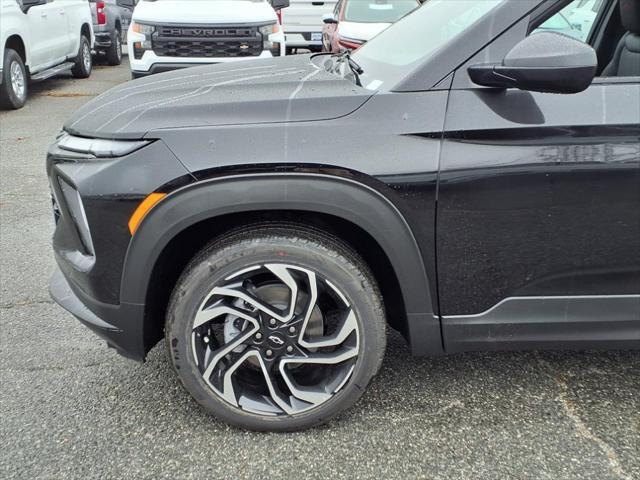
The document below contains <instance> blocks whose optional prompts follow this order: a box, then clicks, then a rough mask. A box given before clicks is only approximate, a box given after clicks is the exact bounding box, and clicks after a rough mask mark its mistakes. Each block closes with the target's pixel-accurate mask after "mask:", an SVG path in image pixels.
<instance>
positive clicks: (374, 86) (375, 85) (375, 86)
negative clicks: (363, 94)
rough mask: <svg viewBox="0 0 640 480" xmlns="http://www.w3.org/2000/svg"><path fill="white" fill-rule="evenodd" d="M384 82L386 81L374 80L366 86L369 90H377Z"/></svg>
mask: <svg viewBox="0 0 640 480" xmlns="http://www.w3.org/2000/svg"><path fill="white" fill-rule="evenodd" d="M383 83H384V82H383V81H382V80H374V81H373V82H371V83H370V84H369V85H367V86H366V87H364V88H366V89H367V90H377V89H378V88H380V85H382V84H383Z"/></svg>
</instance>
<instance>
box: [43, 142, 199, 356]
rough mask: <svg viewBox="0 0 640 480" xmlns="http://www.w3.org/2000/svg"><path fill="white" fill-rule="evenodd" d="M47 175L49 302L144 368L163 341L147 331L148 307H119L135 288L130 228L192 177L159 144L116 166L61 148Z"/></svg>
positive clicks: (51, 155) (52, 153)
mask: <svg viewBox="0 0 640 480" xmlns="http://www.w3.org/2000/svg"><path fill="white" fill-rule="evenodd" d="M47 175H48V177H49V184H50V186H51V191H52V202H53V211H54V218H55V230H54V234H53V250H54V253H55V259H56V262H57V264H58V268H59V270H58V271H57V272H56V273H55V274H54V276H53V278H52V280H51V285H50V293H51V296H52V298H53V299H54V300H55V301H56V302H57V303H58V304H60V305H61V306H62V307H63V308H64V309H66V310H67V311H69V312H71V313H72V314H73V315H74V316H75V317H77V318H78V319H79V320H80V321H81V322H82V323H83V324H85V325H86V326H88V327H89V328H90V329H91V330H93V331H94V332H96V333H97V334H98V335H99V336H101V337H102V338H104V339H106V340H107V342H108V344H109V345H111V346H113V347H115V348H116V349H117V350H118V352H120V353H121V354H123V355H124V356H126V357H129V358H134V359H136V360H143V359H144V356H145V354H146V352H147V351H149V349H151V348H152V347H153V345H154V344H155V342H156V341H157V340H158V338H151V337H149V335H150V334H149V332H146V330H145V328H144V325H145V306H144V303H143V302H139V303H135V304H134V303H127V302H125V301H122V292H123V291H124V292H127V291H129V290H130V288H131V287H130V286H128V285H125V284H124V283H123V281H122V276H123V275H122V274H123V271H124V268H125V264H126V261H127V259H126V255H127V251H128V248H129V245H130V243H131V238H132V237H131V234H130V232H129V229H128V221H129V219H130V217H131V215H132V213H133V212H134V211H135V209H136V208H137V206H138V205H139V203H140V202H141V201H142V200H143V199H144V198H145V197H146V196H147V195H148V194H149V193H150V192H154V191H160V190H161V189H162V188H163V187H164V186H165V185H167V184H170V182H172V181H175V180H176V179H180V178H183V177H185V176H188V172H187V170H186V169H185V168H184V167H183V166H182V165H181V164H180V162H178V160H177V158H175V156H174V155H173V153H172V152H171V151H170V150H169V149H168V148H167V147H166V145H165V144H164V143H163V142H162V141H154V142H152V143H150V144H149V145H146V146H144V147H142V148H140V149H139V150H136V151H134V152H132V153H129V154H128V155H124V156H121V157H114V158H103V157H101V158H96V157H90V156H88V155H85V154H83V153H73V152H69V151H66V150H63V149H61V148H60V147H59V145H58V143H57V142H56V143H54V144H53V145H52V146H51V147H50V149H49V152H48V155H47ZM159 321H162V320H159Z"/></svg>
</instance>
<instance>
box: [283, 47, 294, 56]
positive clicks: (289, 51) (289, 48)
mask: <svg viewBox="0 0 640 480" xmlns="http://www.w3.org/2000/svg"><path fill="white" fill-rule="evenodd" d="M284 50H285V54H286V55H293V51H294V48H293V47H286V48H285V49H284Z"/></svg>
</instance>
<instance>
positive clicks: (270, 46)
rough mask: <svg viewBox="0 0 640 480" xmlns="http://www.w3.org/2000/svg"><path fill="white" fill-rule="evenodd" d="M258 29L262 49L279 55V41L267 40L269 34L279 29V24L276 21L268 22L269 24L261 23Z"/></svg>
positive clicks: (276, 55) (275, 55)
mask: <svg viewBox="0 0 640 480" xmlns="http://www.w3.org/2000/svg"><path fill="white" fill-rule="evenodd" d="M259 30H260V33H261V34H262V42H263V43H262V49H263V50H270V51H271V55H273V56H274V57H278V56H280V43H279V42H272V41H270V40H269V35H271V34H272V33H278V32H279V31H280V25H278V22H276V23H270V24H269V25H263V26H262V27H260V28H259Z"/></svg>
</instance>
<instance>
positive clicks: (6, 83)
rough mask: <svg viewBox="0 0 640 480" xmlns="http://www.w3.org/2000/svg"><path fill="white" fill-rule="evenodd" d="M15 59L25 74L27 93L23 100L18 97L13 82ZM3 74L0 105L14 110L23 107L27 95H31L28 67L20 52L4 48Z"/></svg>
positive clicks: (0, 86) (0, 87)
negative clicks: (12, 73)
mask: <svg viewBox="0 0 640 480" xmlns="http://www.w3.org/2000/svg"><path fill="white" fill-rule="evenodd" d="M14 60H17V61H18V63H19V64H20V66H21V68H22V73H23V74H24V80H25V95H24V99H23V100H20V99H19V98H18V97H16V95H15V92H14V91H13V87H12V84H11V63H12V62H13V61H14ZM2 75H3V78H2V85H0V106H2V108H10V109H13V110H17V109H19V108H22V107H23V106H24V104H25V103H26V101H27V97H28V96H29V82H28V77H27V69H26V67H25V65H24V61H23V60H22V57H21V56H20V55H19V54H18V52H16V51H15V50H13V49H11V48H5V49H4V54H3V58H2Z"/></svg>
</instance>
